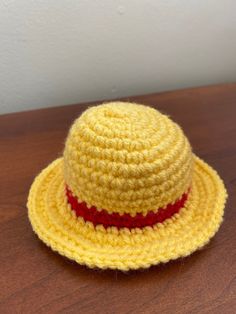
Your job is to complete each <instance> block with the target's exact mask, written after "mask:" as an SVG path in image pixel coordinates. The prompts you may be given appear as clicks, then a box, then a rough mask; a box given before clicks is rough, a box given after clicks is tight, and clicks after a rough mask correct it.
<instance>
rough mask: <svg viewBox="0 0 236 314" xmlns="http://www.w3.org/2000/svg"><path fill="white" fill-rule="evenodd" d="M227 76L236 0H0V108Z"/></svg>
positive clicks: (232, 61)
mask: <svg viewBox="0 0 236 314" xmlns="http://www.w3.org/2000/svg"><path fill="white" fill-rule="evenodd" d="M230 81H236V1H235V0H143V1H141V0H139V1H138V0H128V1H125V0H122V1H119V0H113V1H112V0H110V1H108V0H90V1H88V0H87V1H86V0H84V1H82V0H34V1H33V0H17V1H16V0H15V1H14V0H0V113H4V112H11V111H20V110H26V109H29V108H39V107H46V106H54V105H62V104H68V103H78V102H82V101H89V100H95V99H105V98H114V97H119V96H127V95H134V94H143V93H149V92H155V91H162V90H169V89H176V88H182V87H188V86H198V85H205V84H212V83H220V82H230Z"/></svg>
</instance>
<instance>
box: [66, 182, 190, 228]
mask: <svg viewBox="0 0 236 314" xmlns="http://www.w3.org/2000/svg"><path fill="white" fill-rule="evenodd" d="M188 193H189V192H187V193H184V194H183V195H182V196H181V198H180V199H178V200H177V201H176V202H175V203H174V204H168V205H167V206H166V207H165V208H159V209H158V211H157V212H156V213H155V212H153V211H149V212H148V213H147V215H143V214H141V213H138V214H136V215H135V216H134V217H132V216H131V215H130V214H119V213H108V212H107V211H106V210H105V209H102V210H101V211H98V210H97V209H96V207H94V206H92V207H90V208H88V207H87V205H86V203H85V202H82V203H79V202H78V200H77V198H76V197H75V196H73V194H72V192H71V191H70V190H69V188H68V186H66V196H67V200H68V203H69V204H70V205H71V209H72V210H74V211H75V213H76V216H77V217H83V218H84V220H85V221H90V222H92V223H93V224H94V226H97V225H103V226H104V227H105V228H108V227H112V226H114V227H117V228H118V229H120V228H129V229H132V228H143V227H147V226H153V225H155V224H157V223H162V222H163V221H165V220H166V219H168V218H171V217H172V216H173V215H174V214H176V213H178V212H179V210H180V209H181V208H182V207H184V204H185V202H186V200H187V198H188Z"/></svg>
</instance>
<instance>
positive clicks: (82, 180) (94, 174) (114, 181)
mask: <svg viewBox="0 0 236 314" xmlns="http://www.w3.org/2000/svg"><path fill="white" fill-rule="evenodd" d="M192 168H193V156H192V151H191V147H190V144H189V142H188V140H187V138H186V137H185V135H184V134H183V132H182V130H181V128H180V127H179V126H178V125H177V124H176V123H174V122H173V121H172V120H171V119H169V118H168V117H167V116H166V115H163V114H162V113H160V112H159V111H157V110H155V109H153V108H151V107H147V106H143V105H138V104H133V103H123V102H113V103H107V104H103V105H100V106H96V107H91V108H89V109H88V110H86V111H85V112H84V113H83V114H82V115H81V116H80V117H79V118H78V119H77V120H75V122H74V123H73V125H72V127H71V129H70V131H69V135H68V137H67V140H66V145H65V150H64V176H65V182H66V184H67V186H68V187H69V189H70V190H71V191H72V193H73V194H74V195H75V196H76V197H77V198H78V200H79V201H81V202H85V203H86V204H87V205H88V206H95V207H96V208H97V209H105V210H107V211H108V212H109V213H113V212H117V213H120V214H123V213H129V214H131V215H136V214H137V213H142V214H146V213H148V212H149V211H155V210H158V208H163V207H165V206H167V205H168V204H170V203H173V202H175V201H176V200H178V199H179V198H180V197H181V196H182V195H183V194H184V193H185V192H186V191H187V190H188V189H189V187H190V184H191V179H192V170H193V169H192Z"/></svg>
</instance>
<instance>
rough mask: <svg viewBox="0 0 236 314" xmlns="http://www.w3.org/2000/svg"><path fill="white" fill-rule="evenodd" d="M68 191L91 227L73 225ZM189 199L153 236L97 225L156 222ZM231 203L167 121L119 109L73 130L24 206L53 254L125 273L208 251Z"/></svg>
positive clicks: (89, 115)
mask: <svg viewBox="0 0 236 314" xmlns="http://www.w3.org/2000/svg"><path fill="white" fill-rule="evenodd" d="M66 187H68V188H69V190H70V193H72V195H73V198H72V199H75V198H76V200H77V201H78V203H81V204H82V203H83V204H86V206H87V208H88V209H89V208H91V207H92V208H93V211H92V212H93V215H94V217H92V218H91V219H90V220H91V221H86V219H84V218H83V217H80V216H78V215H76V213H75V211H74V210H73V208H72V207H73V206H72V205H71V203H70V199H68V195H67V193H66ZM187 193H188V198H187V199H186V200H185V202H184V203H183V207H182V208H181V209H180V210H179V211H178V212H175V213H174V214H173V215H172V216H168V217H169V218H168V219H165V220H164V219H163V222H161V223H156V224H154V225H153V226H144V227H142V228H139V227H136V228H127V227H121V228H120V227H119V228H118V227H116V226H115V225H114V226H109V227H107V226H105V225H102V224H98V225H97V224H96V223H94V224H93V222H92V221H93V219H94V221H95V220H96V217H95V216H96V211H97V212H101V211H102V212H105V214H106V215H107V216H108V217H109V215H113V216H114V217H115V216H116V215H117V214H119V215H120V216H124V217H128V216H130V217H131V218H130V219H132V217H134V218H135V217H137V215H138V217H145V216H148V215H149V214H150V212H153V213H156V214H158V211H161V210H162V211H163V210H165V209H166V210H167V209H168V208H170V207H171V206H170V205H171V204H172V205H173V204H176V203H178V200H181V198H183V195H187ZM226 196H227V193H226V190H225V188H224V185H223V182H222V181H221V179H220V178H219V176H218V175H217V173H216V172H215V171H214V170H213V169H212V168H211V167H210V166H208V165H207V164H206V163H204V162H203V161H202V160H200V159H199V158H198V157H196V156H195V155H194V154H193V153H192V150H191V146H190V144H189V142H188V140H187V138H186V137H185V135H184V133H183V131H182V129H181V128H180V127H179V126H178V125H177V124H176V123H174V122H173V121H172V120H171V119H170V118H168V117H167V116H166V115H163V114H162V113H160V112H159V111H157V110H155V109H153V108H150V107H147V106H143V105H138V104H133V103H122V102H113V103H107V104H103V105H100V106H96V107H91V108H89V109H88V110H86V111H85V112H84V113H83V114H82V115H81V116H80V117H79V118H78V119H76V120H75V122H74V123H73V125H72V127H71V129H70V131H69V134H68V137H67V140H66V144H65V150H64V154H63V157H62V158H59V159H57V160H55V161H54V162H53V163H51V164H50V165H49V166H48V167H47V168H46V169H44V170H43V171H42V172H41V173H40V174H39V175H38V176H37V177H36V179H35V181H34V183H33V184H32V187H31V189H30V193H29V198H28V204H27V205H28V208H29V218H30V221H31V224H32V226H33V229H34V231H35V232H36V233H37V234H38V236H39V238H40V239H42V240H43V241H44V242H45V243H46V244H47V245H48V246H50V247H51V248H52V249H53V250H55V251H58V252H59V253H60V254H62V255H65V256H67V257H68V258H70V259H73V260H75V261H77V262H78V263H79V264H86V265H87V266H89V267H99V268H112V269H121V270H129V269H137V268H140V267H142V268H146V267H149V266H150V265H154V264H158V263H160V262H167V261H169V260H171V259H176V258H178V257H181V256H182V257H183V256H187V255H189V254H191V253H192V252H193V251H195V250H197V249H199V248H200V247H202V246H203V245H205V244H206V243H207V242H208V241H209V239H210V238H211V237H212V236H213V235H214V234H215V233H216V231H217V230H218V228H219V226H220V223H221V221H222V217H223V210H224V204H225V200H226ZM172 207H173V206H172ZM94 208H95V210H94ZM85 210H86V207H85ZM94 212H95V214H94ZM127 214H128V215H127ZM124 225H125V226H126V225H127V224H124Z"/></svg>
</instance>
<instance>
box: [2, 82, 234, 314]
mask: <svg viewBox="0 0 236 314" xmlns="http://www.w3.org/2000/svg"><path fill="white" fill-rule="evenodd" d="M126 100H128V98H126ZM129 100H132V101H137V102H140V103H144V104H148V105H151V106H154V107H156V108H158V109H160V110H161V111H162V112H164V113H167V114H168V115H170V116H171V117H172V118H173V119H174V120H175V121H177V122H178V123H179V124H181V126H182V127H183V129H184V130H185V133H186V134H187V136H188V137H189V139H190V142H191V144H192V146H193V150H194V152H195V153H196V154H197V155H199V156H200V157H201V158H203V159H204V160H206V161H207V162H208V163H210V164H211V165H212V166H213V167H215V168H216V169H217V170H218V172H219V174H220V175H221V177H222V178H223V179H224V181H225V183H226V187H227V190H228V192H229V200H228V202H227V206H226V211H225V219H224V223H223V225H222V227H221V228H220V230H219V232H218V233H217V235H216V236H215V238H214V239H213V240H212V241H211V242H210V244H208V245H207V246H206V247H205V248H204V249H202V250H201V251H198V252H196V253H194V254H193V255H191V256H190V257H187V258H185V259H179V260H176V261H173V262H169V263H168V264H164V265H160V266H155V267H152V268H150V269H149V270H145V271H143V270H142V271H132V272H129V273H122V272H119V271H101V270H90V269H88V268H86V267H84V266H79V265H77V264H76V263H75V262H72V261H70V260H67V259H66V258H63V257H61V256H60V255H58V254H56V253H54V252H52V251H51V250H50V249H49V248H47V247H46V246H45V245H44V244H43V243H41V242H40V241H39V240H38V238H37V236H36V235H35V234H34V233H33V231H32V229H31V226H30V223H29V220H28V217H27V209H26V205H25V204H26V199H27V194H28V190H29V188H30V185H31V183H32V181H33V179H34V176H35V175H36V174H37V173H38V172H39V171H40V170H41V169H42V168H44V167H45V166H46V165H47V164H48V163H50V162H51V161H52V160H53V159H55V158H56V157H58V156H60V155H61V154H62V151H63V146H64V141H65V137H66V134H67V131H68V128H69V126H70V124H71V123H72V121H73V120H74V119H75V118H76V117H77V116H78V115H79V114H80V113H81V112H82V111H83V110H84V109H85V108H87V106H88V105H89V104H79V105H69V106H64V107H57V108H50V109H41V110H35V111H28V112H22V113H15V114H9V115H2V116H0V176H1V180H0V313H1V314H2V313H24V314H25V313H97V314H99V313H112V314H113V313H120V314H122V313H162V314H164V313H193V314H194V313H223V314H226V313H230V314H231V313H236V278H235V274H236V263H235V262H236V235H235V229H236V226H235V221H236V219H235V218H236V84H227V85H219V86H211V87H203V88H193V89H186V90H180V91H174V92H165V93H160V94H152V95H146V96H137V97H130V98H129ZM98 103H99V102H98ZM203 227H204V226H203Z"/></svg>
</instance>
